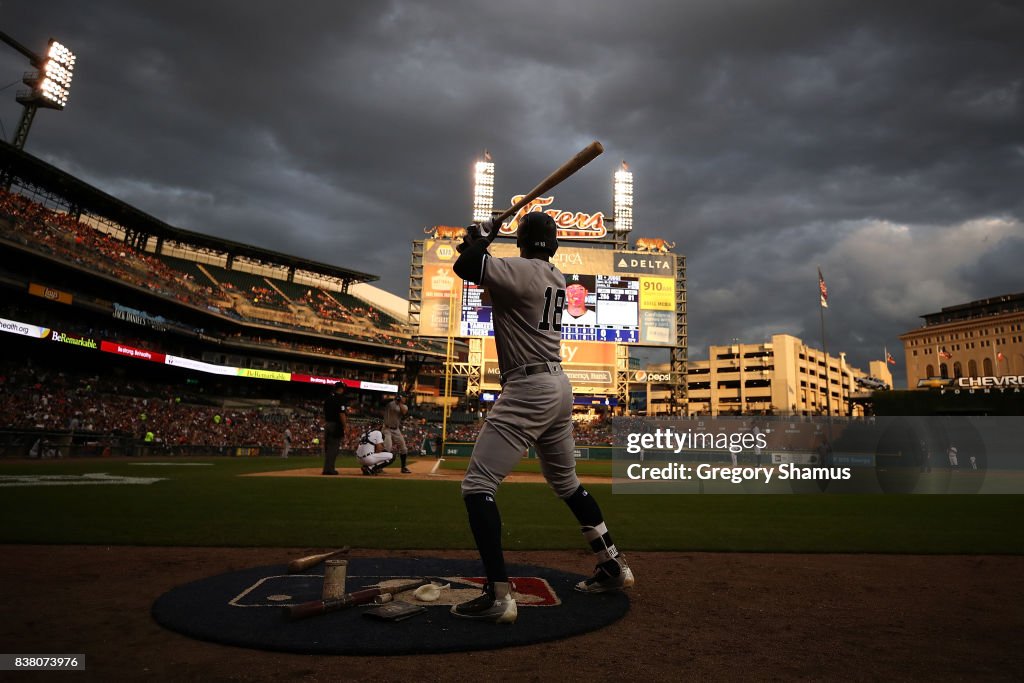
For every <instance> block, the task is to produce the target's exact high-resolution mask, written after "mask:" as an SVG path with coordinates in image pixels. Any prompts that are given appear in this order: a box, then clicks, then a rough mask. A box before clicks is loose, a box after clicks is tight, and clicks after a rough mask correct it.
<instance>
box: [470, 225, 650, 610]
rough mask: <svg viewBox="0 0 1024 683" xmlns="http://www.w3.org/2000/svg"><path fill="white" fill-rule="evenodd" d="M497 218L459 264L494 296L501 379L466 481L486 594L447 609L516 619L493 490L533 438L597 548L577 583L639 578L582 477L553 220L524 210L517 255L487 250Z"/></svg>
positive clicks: (605, 585)
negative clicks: (565, 366) (593, 562)
mask: <svg viewBox="0 0 1024 683" xmlns="http://www.w3.org/2000/svg"><path fill="white" fill-rule="evenodd" d="M500 227H501V225H500V223H498V224H495V220H494V219H492V220H491V221H488V222H486V223H484V224H477V225H472V226H470V227H469V228H468V229H467V230H466V233H467V234H466V238H465V239H464V241H463V244H461V245H459V250H460V252H461V254H460V256H459V258H458V260H457V261H456V262H455V266H454V270H455V273H456V274H457V275H458V276H459V277H461V278H462V279H463V280H468V281H470V282H474V283H476V284H478V285H480V286H482V287H483V288H484V289H486V290H487V292H488V294H489V295H490V298H491V306H492V319H493V321H494V341H495V345H496V346H497V349H498V367H499V370H500V372H501V380H500V381H501V387H502V388H501V396H500V397H499V398H498V400H497V401H496V402H495V404H494V408H493V409H492V410H491V411H490V413H489V414H488V416H487V419H486V420H485V421H484V426H483V428H482V429H481V430H480V435H479V436H478V437H477V440H476V444H475V445H474V447H473V455H472V458H471V459H470V463H469V468H468V469H467V471H466V476H465V478H464V479H463V481H462V497H463V500H464V502H465V504H466V511H467V513H468V515H469V526H470V529H471V531H472V532H473V539H474V540H475V541H476V546H477V550H478V551H479V552H480V559H481V560H482V561H483V565H484V571H485V573H486V574H487V584H486V585H485V587H484V593H483V595H481V596H480V597H478V598H475V599H473V600H470V601H468V602H464V603H462V604H459V605H456V606H454V607H453V608H452V610H451V611H452V614H454V615H455V616H458V617H465V618H469V619H479V620H482V621H490V622H495V623H513V622H514V621H515V620H516V615H517V610H516V601H515V599H514V597H513V596H512V587H511V586H510V585H509V580H508V574H507V573H506V570H505V557H504V552H503V550H502V547H501V515H500V514H499V512H498V506H497V504H496V503H495V500H494V494H495V492H496V491H497V488H498V485H499V484H500V483H501V482H502V480H503V479H504V478H505V477H506V476H507V475H508V474H509V472H511V471H512V469H513V468H514V467H515V465H516V463H518V462H519V459H520V458H521V457H522V455H523V452H524V451H526V449H527V448H528V447H529V446H531V445H532V446H536V449H537V457H538V458H539V459H540V462H541V470H542V471H543V473H544V478H545V479H546V480H547V482H548V484H549V485H550V486H551V488H552V489H554V491H555V494H556V495H558V497H559V498H561V499H562V500H564V501H565V502H566V504H567V505H568V506H569V509H570V510H572V513H573V515H575V517H576V519H577V520H578V521H579V523H580V525H581V527H582V531H583V536H584V538H585V539H586V540H587V542H588V543H589V544H590V547H591V549H592V550H593V551H594V554H595V555H596V557H597V569H596V570H595V572H594V575H593V576H592V577H590V578H589V579H586V580H585V581H581V582H580V583H578V584H576V587H575V588H576V590H578V591H581V592H584V593H603V592H605V591H611V590H620V589H623V588H627V587H629V586H631V585H632V584H633V573H632V571H631V570H630V569H629V567H628V565H627V564H626V561H625V558H624V557H623V556H622V555H621V554H620V553H619V551H618V550H617V549H616V548H615V544H614V543H612V538H611V535H610V534H609V532H608V528H607V526H606V525H605V522H604V517H603V516H602V514H601V509H600V508H599V507H598V505H597V501H595V500H594V498H593V496H591V495H590V494H589V493H588V492H587V490H586V489H585V488H584V487H583V486H582V485H581V484H580V481H579V479H578V478H577V476H576V458H575V457H574V454H573V451H574V449H575V446H576V444H575V441H574V440H573V435H572V386H571V385H570V384H569V380H568V378H567V377H566V376H565V374H564V373H563V372H562V366H561V352H560V342H561V338H562V332H561V330H562V322H561V321H562V309H563V308H564V306H565V276H564V275H562V273H561V272H560V271H559V270H558V269H557V268H555V266H554V265H553V264H551V263H550V262H549V259H550V257H552V256H554V254H555V251H556V250H557V249H558V240H557V237H556V228H555V222H554V219H552V218H551V216H548V215H547V214H544V213H537V212H534V213H528V214H526V216H524V217H523V218H522V219H521V220H520V221H519V230H518V236H517V239H516V245H517V246H518V247H519V257H513V258H493V257H492V256H491V255H490V254H489V253H488V252H487V247H488V245H489V244H490V241H491V239H493V236H494V235H496V234H497V231H498V228H500ZM488 237H490V239H489V238H488Z"/></svg>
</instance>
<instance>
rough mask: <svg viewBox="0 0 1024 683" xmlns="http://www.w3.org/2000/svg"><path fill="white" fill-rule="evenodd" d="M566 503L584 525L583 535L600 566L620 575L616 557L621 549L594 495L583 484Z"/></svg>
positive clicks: (581, 524)
mask: <svg viewBox="0 0 1024 683" xmlns="http://www.w3.org/2000/svg"><path fill="white" fill-rule="evenodd" d="M565 503H566V505H568V506H569V509H570V510H572V514H573V515H575V516H576V521H578V522H579V523H580V526H581V527H582V528H581V529H580V530H581V531H582V532H583V537H584V538H585V539H586V540H587V543H589V544H590V549H591V550H593V551H594V554H595V555H597V558H598V564H599V566H600V567H601V568H602V569H604V570H605V571H606V572H607V573H608V574H610V575H612V576H618V574H619V571H620V569H619V563H618V562H617V561H616V560H615V559H614V558H615V557H617V556H618V554H619V551H618V550H617V549H616V548H615V544H614V543H613V542H612V535H611V533H609V531H608V527H607V526H605V523H604V516H603V515H602V514H601V508H600V506H598V504H597V501H596V500H594V497H593V496H592V495H590V493H589V492H588V491H587V490H586V489H585V488H583V485H582V484H581V485H580V487H579V488H578V489H576V491H574V492H573V494H572V495H571V496H569V497H568V498H566V499H565Z"/></svg>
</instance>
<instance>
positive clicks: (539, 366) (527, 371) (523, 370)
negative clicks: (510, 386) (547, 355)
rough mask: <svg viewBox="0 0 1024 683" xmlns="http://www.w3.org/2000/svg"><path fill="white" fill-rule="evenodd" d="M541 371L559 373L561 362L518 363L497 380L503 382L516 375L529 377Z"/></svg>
mask: <svg viewBox="0 0 1024 683" xmlns="http://www.w3.org/2000/svg"><path fill="white" fill-rule="evenodd" d="M542 372H550V373H551V374H552V375H557V374H560V373H561V372H562V364H561V363H559V362H558V361H548V362H546V363H531V364H530V365H520V366H519V367H518V368H515V369H514V370H509V371H508V372H506V373H505V374H503V375H502V376H501V378H500V380H499V381H500V382H501V383H502V384H504V383H505V382H507V381H509V380H510V379H515V378H516V377H529V376H530V375H539V374H540V373H542Z"/></svg>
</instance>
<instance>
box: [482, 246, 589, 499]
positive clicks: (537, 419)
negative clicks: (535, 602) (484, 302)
mask: <svg viewBox="0 0 1024 683" xmlns="http://www.w3.org/2000/svg"><path fill="white" fill-rule="evenodd" d="M477 281H478V282H479V284H481V285H482V286H483V287H484V288H485V289H487V291H488V294H489V295H490V298H491V306H492V320H493V323H494V341H495V345H496V346H497V349H498V368H499V369H500V371H501V377H502V379H501V382H502V391H501V396H499V397H498V400H497V401H496V402H495V404H494V408H493V409H492V410H491V411H490V413H489V414H488V416H487V419H486V420H485V421H484V426H483V428H482V429H481V430H480V434H479V436H478V437H477V440H476V444H475V445H474V447H473V456H472V459H471V460H470V463H469V468H468V470H467V471H466V476H465V478H464V479H463V481H462V494H463V496H465V495H468V494H472V493H490V494H493V493H494V492H495V491H496V489H497V488H498V484H500V483H501V481H502V480H503V479H504V478H505V477H506V476H508V474H509V472H511V471H512V469H513V468H514V467H515V466H516V463H518V462H519V460H520V458H522V456H523V454H524V452H525V451H526V449H527V448H529V446H531V445H536V448H537V457H538V458H539V459H540V462H541V471H542V472H543V473H544V478H545V479H546V480H547V482H548V484H549V485H550V486H551V487H552V489H554V491H555V493H556V494H557V495H558V496H559V497H561V498H567V497H568V496H571V495H572V494H573V492H574V491H576V489H577V488H579V479H578V478H577V476H576V462H575V457H574V450H575V445H576V444H575V441H574V440H573V435H572V386H571V385H570V384H569V379H568V378H567V377H566V376H565V374H564V373H563V372H562V366H561V362H560V361H561V350H560V342H561V338H562V333H561V330H562V323H561V320H562V310H563V308H564V306H565V277H564V276H563V275H562V273H561V272H560V271H559V270H558V269H557V268H555V266H553V265H552V264H551V263H549V262H547V261H542V260H539V259H529V258H520V257H513V258H500V259H499V258H493V257H491V256H490V255H486V256H485V257H484V259H483V265H482V269H481V274H480V277H479V279H478V280H477Z"/></svg>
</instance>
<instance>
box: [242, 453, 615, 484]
mask: <svg viewBox="0 0 1024 683" xmlns="http://www.w3.org/2000/svg"><path fill="white" fill-rule="evenodd" d="M435 462H436V461H435V460H433V459H424V458H420V459H414V460H410V461H409V466H408V468H407V469H408V470H410V473H409V474H402V473H401V472H400V471H399V468H398V467H397V466H396V465H392V466H390V467H388V468H387V469H385V470H384V472H383V473H382V474H380V475H378V477H377V478H378V479H380V480H384V479H412V480H421V481H422V480H429V481H461V480H462V475H463V472H462V471H461V470H446V469H444V468H443V467H438V468H437V470H436V471H433V470H434V465H435ZM321 471H322V467H321V466H320V465H317V466H316V467H296V468H294V469H288V470H275V471H271V472H254V473H252V474H246V475H243V476H246V477H321V476H323V475H322V474H321ZM338 476H339V477H362V476H363V475H362V472H361V471H360V469H359V468H358V467H340V466H339V467H338ZM366 478H367V479H371V477H366ZM579 479H580V481H581V482H582V483H584V484H607V483H609V482H610V481H611V480H610V479H609V478H608V477H587V476H580V478H579ZM505 482H507V483H509V484H536V483H543V482H544V477H543V476H542V475H541V474H539V473H536V472H512V473H511V474H509V475H508V477H506V478H505Z"/></svg>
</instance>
